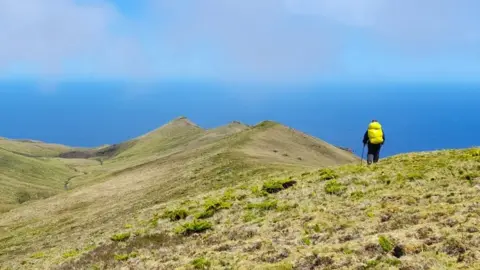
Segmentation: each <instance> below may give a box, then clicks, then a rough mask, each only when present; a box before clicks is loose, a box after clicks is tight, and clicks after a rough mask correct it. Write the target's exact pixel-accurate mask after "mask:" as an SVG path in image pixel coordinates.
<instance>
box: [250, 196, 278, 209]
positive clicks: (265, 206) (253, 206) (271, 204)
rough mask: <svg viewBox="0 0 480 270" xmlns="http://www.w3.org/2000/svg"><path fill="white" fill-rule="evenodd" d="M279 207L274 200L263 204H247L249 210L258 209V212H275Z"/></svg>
mask: <svg viewBox="0 0 480 270" xmlns="http://www.w3.org/2000/svg"><path fill="white" fill-rule="evenodd" d="M277 205H278V202H277V200H273V199H266V200H264V201H262V202H259V203H249V204H247V207H246V208H247V209H250V210H252V209H257V210H261V211H268V210H273V209H276V208H277Z"/></svg>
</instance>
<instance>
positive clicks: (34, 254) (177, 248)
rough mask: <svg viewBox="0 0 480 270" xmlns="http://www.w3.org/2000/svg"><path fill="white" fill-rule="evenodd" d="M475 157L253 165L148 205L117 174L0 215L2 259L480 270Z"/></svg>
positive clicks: (106, 264) (114, 265)
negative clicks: (220, 182)
mask: <svg viewBox="0 0 480 270" xmlns="http://www.w3.org/2000/svg"><path fill="white" fill-rule="evenodd" d="M478 164H480V149H478V148H476V149H466V150H449V151H438V152H430V153H412V154H406V155H399V156H395V157H391V158H388V159H384V160H382V161H381V163H379V164H377V165H375V166H372V167H366V166H365V165H364V166H361V165H359V164H358V163H355V164H351V165H343V166H334V167H331V168H324V169H312V170H308V171H305V172H303V173H289V172H281V171H277V174H270V173H264V174H262V173H261V172H260V173H257V172H255V173H254V174H252V175H251V176H250V179H249V180H246V181H239V182H238V183H236V184H234V185H232V186H230V187H228V188H222V189H217V190H212V191H203V192H201V193H199V194H197V195H193V196H171V199H169V200H163V199H162V198H161V197H157V199H158V201H155V202H153V203H151V204H141V203H140V201H141V200H142V198H140V197H139V196H138V195H139V194H142V195H146V196H148V192H146V190H141V188H139V187H138V186H137V185H136V184H135V185H132V183H134V180H133V179H129V178H128V176H123V177H122V179H117V181H116V183H115V186H109V185H113V183H110V184H109V185H107V183H105V184H104V186H102V188H101V190H102V192H100V191H99V190H98V186H97V188H96V189H97V190H95V189H91V188H83V189H80V190H78V191H76V192H73V193H72V194H68V195H64V196H61V197H57V198H50V199H47V200H44V201H40V202H37V203H36V204H35V205H31V206H30V207H28V208H24V209H17V211H12V212H10V213H7V214H4V215H3V216H2V219H1V221H0V228H3V232H1V231H0V237H1V241H0V250H1V251H0V254H1V255H0V256H1V257H0V258H1V259H2V262H3V264H4V265H5V267H6V268H7V269H8V267H11V269H19V268H22V267H24V268H25V269H32V268H35V267H37V268H40V269H46V268H53V266H55V265H57V266H58V267H59V269H122V267H130V268H132V267H133V268H134V269H152V268H154V269H157V268H159V269H177V268H178V269H195V267H196V268H198V269H205V268H202V266H205V267H207V266H208V267H207V268H211V269H249V268H252V269H313V268H314V267H318V268H320V269H478V268H479V267H480V264H479V263H478V261H479V260H478V259H479V258H480V257H479V255H480V233H479V229H478V228H479V222H480V212H479V211H480V208H479V205H480V199H479V198H480V197H479V196H478V194H479V192H480V190H479V189H480V179H479V176H480V166H479V165H478ZM182 166H183V165H180V166H179V167H177V168H175V167H172V170H171V171H165V172H164V174H163V175H162V177H163V176H173V175H175V172H177V171H178V168H183V169H184V170H186V167H182ZM134 175H135V174H134ZM132 176H133V175H132ZM198 177H200V176H198ZM143 184H146V182H144V183H143ZM120 185H127V186H129V187H130V188H131V190H130V191H129V192H128V193H124V192H120V189H119V186H120ZM162 186H163V188H168V181H167V182H164V183H163V184H162ZM195 187H197V186H195ZM195 187H194V188H195ZM109 188H110V190H109ZM135 189H137V190H135ZM136 191H140V192H139V193H138V194H135V193H136ZM95 193H98V194H95ZM163 195H164V196H170V195H171V194H170V195H167V194H163ZM91 196H93V197H94V200H88V199H87V198H88V197H91ZM151 199H153V197H152V198H151ZM96 200H100V202H99V204H101V205H97V204H95V203H94V202H93V201H96ZM143 202H144V203H145V201H143ZM45 209H47V210H45ZM73 239H75V241H72V240H73Z"/></svg>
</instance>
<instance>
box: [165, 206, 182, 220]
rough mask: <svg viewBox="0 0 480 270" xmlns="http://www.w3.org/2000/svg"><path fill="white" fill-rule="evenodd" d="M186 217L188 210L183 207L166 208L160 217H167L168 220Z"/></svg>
mask: <svg viewBox="0 0 480 270" xmlns="http://www.w3.org/2000/svg"><path fill="white" fill-rule="evenodd" d="M187 217H188V212H187V210H185V209H175V210H167V211H165V213H163V215H162V218H168V219H169V220H170V221H178V220H181V219H185V218H187Z"/></svg>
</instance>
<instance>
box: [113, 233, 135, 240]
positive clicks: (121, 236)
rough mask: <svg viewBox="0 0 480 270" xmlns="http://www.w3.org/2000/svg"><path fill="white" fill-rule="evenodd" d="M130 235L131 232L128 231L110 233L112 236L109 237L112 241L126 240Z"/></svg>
mask: <svg viewBox="0 0 480 270" xmlns="http://www.w3.org/2000/svg"><path fill="white" fill-rule="evenodd" d="M130 235H131V234H130V233H129V232H124V233H117V234H114V235H112V237H110V239H111V240H112V241H126V240H128V238H130Z"/></svg>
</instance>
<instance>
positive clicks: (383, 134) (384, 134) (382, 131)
mask: <svg viewBox="0 0 480 270" xmlns="http://www.w3.org/2000/svg"><path fill="white" fill-rule="evenodd" d="M382 132H383V143H382V144H384V143H385V131H383V130H382Z"/></svg>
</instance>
